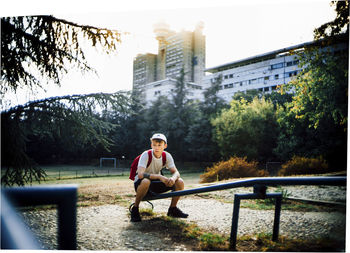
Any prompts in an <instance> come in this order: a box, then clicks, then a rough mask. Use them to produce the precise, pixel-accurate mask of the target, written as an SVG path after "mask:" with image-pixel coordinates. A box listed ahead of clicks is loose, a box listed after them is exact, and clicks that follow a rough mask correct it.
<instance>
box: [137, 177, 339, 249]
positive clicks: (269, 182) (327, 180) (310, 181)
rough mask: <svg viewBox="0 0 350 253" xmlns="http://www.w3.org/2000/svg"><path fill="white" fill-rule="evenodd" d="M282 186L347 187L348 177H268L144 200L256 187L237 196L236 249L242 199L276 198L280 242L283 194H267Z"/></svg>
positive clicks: (276, 230)
mask: <svg viewBox="0 0 350 253" xmlns="http://www.w3.org/2000/svg"><path fill="white" fill-rule="evenodd" d="M281 185H333V186H346V177H270V178H269V177H268V178H253V179H247V180H241V181H236V182H230V183H223V184H217V185H211V186H205V187H200V188H194V189H188V190H182V191H173V192H169V193H163V194H158V195H154V196H151V197H147V198H145V199H143V200H145V201H149V200H156V199H164V198H170V197H176V196H185V195H190V194H197V193H205V192H211V191H220V190H227V189H232V188H238V187H254V193H249V194H235V199H234V204H233V205H234V206H233V215H232V226H231V235H230V249H233V250H234V249H236V241H237V229H238V216H239V208H240V200H241V199H265V198H275V199H276V202H275V216H274V225H273V235H272V239H273V240H274V241H277V240H278V233H279V224H280V213H281V205H282V193H266V190H267V187H268V186H281Z"/></svg>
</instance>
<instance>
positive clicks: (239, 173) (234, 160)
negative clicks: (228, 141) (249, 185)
mask: <svg viewBox="0 0 350 253" xmlns="http://www.w3.org/2000/svg"><path fill="white" fill-rule="evenodd" d="M267 175H268V173H267V171H265V170H258V163H257V162H255V161H253V162H248V161H247V158H246V157H244V158H241V157H231V158H230V159H229V160H227V161H222V162H218V163H216V164H214V166H213V167H209V168H207V169H206V172H205V173H204V174H202V175H200V179H201V180H200V182H201V183H208V182H214V181H220V180H225V179H229V178H240V177H262V176H267Z"/></svg>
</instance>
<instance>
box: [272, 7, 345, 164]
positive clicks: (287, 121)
mask: <svg viewBox="0 0 350 253" xmlns="http://www.w3.org/2000/svg"><path fill="white" fill-rule="evenodd" d="M332 5H336V11H337V17H336V18H335V20H334V21H331V22H328V23H326V24H324V25H322V26H320V27H319V28H316V29H315V30H314V36H315V40H316V41H315V44H316V45H317V47H308V48H306V50H305V52H303V53H302V55H300V62H301V64H302V65H303V66H304V69H303V71H302V72H301V73H300V74H299V75H298V76H297V78H296V79H295V80H293V81H292V82H290V83H289V84H288V85H287V86H286V87H285V88H283V89H282V90H281V91H282V92H284V90H288V89H289V90H292V91H293V98H292V101H291V102H289V103H286V104H285V105H286V106H285V109H284V110H281V111H280V112H279V116H278V118H279V120H278V122H279V125H280V127H281V128H280V133H281V134H280V137H279V140H278V146H277V148H276V154H278V155H279V156H280V157H283V158H284V159H289V158H290V155H291V154H295V155H299V154H300V155H303V156H307V157H315V156H320V155H322V156H324V157H325V158H326V159H327V160H328V162H329V163H330V166H331V167H332V168H333V169H335V170H339V169H344V168H346V158H347V152H346V150H347V115H348V111H347V108H348V55H349V44H348V43H349V29H348V28H349V3H348V1H332ZM327 47H328V48H327ZM330 47H331V48H332V50H330ZM288 156H289V157H288Z"/></svg>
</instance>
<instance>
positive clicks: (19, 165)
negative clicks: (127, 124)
mask: <svg viewBox="0 0 350 253" xmlns="http://www.w3.org/2000/svg"><path fill="white" fill-rule="evenodd" d="M128 101H129V99H128V97H127V96H125V95H124V94H122V93H115V94H89V95H84V96H82V95H80V96H65V97H54V98H48V99H43V100H38V101H34V102H29V103H27V104H25V105H19V106H16V107H14V108H11V109H9V110H7V111H4V112H2V113H1V136H2V141H1V162H2V166H3V168H6V171H5V173H4V175H3V176H2V178H1V181H2V183H3V184H5V185H13V184H18V185H24V184H25V183H28V182H32V181H33V180H39V181H40V180H42V179H43V177H44V176H45V173H44V171H43V170H42V169H41V168H39V167H38V166H37V164H36V163H35V161H34V160H33V159H32V157H30V156H29V155H28V152H27V143H29V142H30V141H31V139H33V138H36V139H37V140H38V139H39V140H40V139H42V140H44V142H47V141H48V140H51V141H52V143H54V144H55V145H53V146H52V147H49V148H50V149H51V154H54V153H55V152H52V151H53V150H54V149H56V150H57V148H60V146H61V148H60V149H61V150H68V151H69V150H72V151H74V150H75V153H76V152H78V151H83V150H84V147H85V144H88V145H89V146H96V145H101V146H102V147H103V148H105V149H108V148H109V147H110V146H111V144H112V143H111V141H110V140H109V139H108V138H107V134H108V132H109V131H110V130H111V129H112V128H113V127H115V125H114V124H111V123H109V122H107V121H104V120H103V119H102V118H101V116H99V115H98V114H97V112H96V110H95V108H101V109H103V108H108V109H109V110H115V111H124V110H126V109H127V108H128V107H127V104H128ZM39 152H40V151H39ZM58 154H59V152H58Z"/></svg>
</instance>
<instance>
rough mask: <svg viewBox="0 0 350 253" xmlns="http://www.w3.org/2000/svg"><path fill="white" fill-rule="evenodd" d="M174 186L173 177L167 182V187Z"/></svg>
mask: <svg viewBox="0 0 350 253" xmlns="http://www.w3.org/2000/svg"><path fill="white" fill-rule="evenodd" d="M174 184H175V180H174V179H173V178H172V177H171V178H168V182H167V184H166V186H168V187H172V186H173V185H174Z"/></svg>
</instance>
